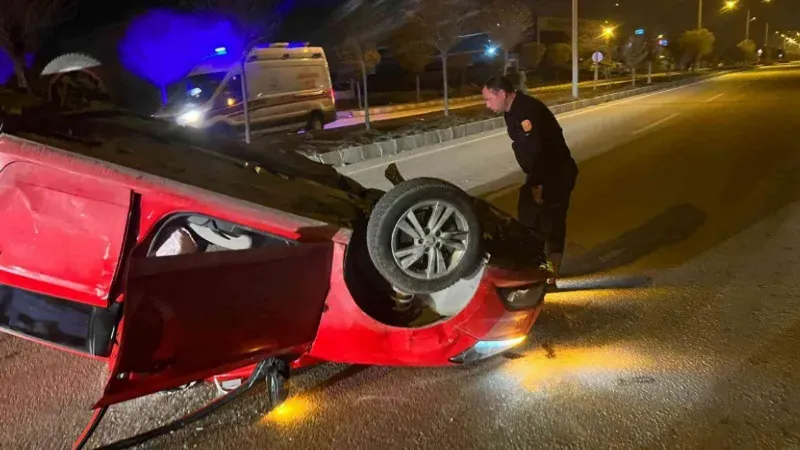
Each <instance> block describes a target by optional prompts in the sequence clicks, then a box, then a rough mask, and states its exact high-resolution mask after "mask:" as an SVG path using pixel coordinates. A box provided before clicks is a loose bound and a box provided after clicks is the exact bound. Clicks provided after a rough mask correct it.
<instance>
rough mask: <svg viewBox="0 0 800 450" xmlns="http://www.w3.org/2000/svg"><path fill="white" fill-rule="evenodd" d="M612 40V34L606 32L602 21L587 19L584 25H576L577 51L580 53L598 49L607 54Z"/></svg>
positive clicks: (589, 52) (585, 53)
mask: <svg viewBox="0 0 800 450" xmlns="http://www.w3.org/2000/svg"><path fill="white" fill-rule="evenodd" d="M614 41H615V39H614V37H613V34H610V33H607V32H606V27H605V26H604V25H603V23H602V22H599V21H588V23H587V25H586V26H581V27H578V52H579V53H580V54H581V55H588V54H591V53H594V52H596V51H600V52H603V53H604V54H605V56H609V54H610V53H611V48H612V47H613V45H614Z"/></svg>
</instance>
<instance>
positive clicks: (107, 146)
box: [6, 111, 359, 226]
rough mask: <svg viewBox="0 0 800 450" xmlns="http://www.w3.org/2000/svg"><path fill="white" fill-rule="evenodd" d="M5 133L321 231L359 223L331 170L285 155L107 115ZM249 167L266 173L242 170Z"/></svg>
mask: <svg viewBox="0 0 800 450" xmlns="http://www.w3.org/2000/svg"><path fill="white" fill-rule="evenodd" d="M9 128H11V129H12V130H13V131H11V134H14V135H17V136H19V137H22V138H24V139H28V140H31V141H34V142H38V143H41V144H45V145H48V146H51V147H54V148H57V149H60V150H64V151H67V152H71V153H75V154H78V155H83V156H86V157H89V158H93V159H96V160H99V161H102V162H105V163H110V164H113V165H118V166H122V167H125V168H129V169H134V170H137V171H141V172H144V173H148V174H151V175H155V176H158V177H162V178H166V179H169V180H173V181H177V182H179V183H183V184H187V185H190V186H194V187H198V188H202V189H206V190H209V191H212V192H217V193H220V194H223V195H227V196H230V197H234V198H237V199H241V200H245V201H247V202H251V203H254V204H256V205H262V206H266V207H270V208H274V209H277V210H281V211H285V212H289V213H293V214H297V215H300V216H305V217H309V218H313V219H318V220H323V221H325V222H328V223H336V224H339V225H346V226H351V225H352V221H353V220H355V217H356V216H358V215H359V213H358V212H357V210H358V207H357V204H356V202H355V201H354V200H353V197H352V193H348V192H347V191H346V190H345V189H343V188H342V185H341V183H342V176H341V175H339V174H338V172H336V170H335V169H333V168H332V167H329V166H325V165H322V164H319V163H315V162H313V161H311V160H309V159H308V158H305V157H304V156H302V155H299V154H297V153H296V152H294V151H291V150H283V149H266V148H264V149H262V150H261V151H258V152H256V151H254V150H253V149H252V148H248V147H246V146H245V145H243V144H239V143H237V142H231V141H227V140H217V139H209V138H208V137H206V136H205V135H203V134H202V133H201V132H198V131H194V130H185V129H182V128H180V127H177V126H176V125H174V124H170V123H168V122H165V121H161V120H156V119H150V118H146V117H141V116H135V115H131V114H125V113H119V112H114V111H103V112H94V113H82V114H67V115H57V116H56V115H52V116H48V117H45V118H37V120H36V121H35V123H27V124H26V123H25V121H22V124H18V126H17V127H9ZM14 128H16V129H14ZM6 131H9V130H8V128H7V129H6ZM212 149H213V150H212ZM248 161H250V162H257V163H258V165H259V166H260V167H262V168H264V169H266V173H265V172H263V171H262V173H256V171H255V170H253V169H252V168H247V167H245V163H246V162H248Z"/></svg>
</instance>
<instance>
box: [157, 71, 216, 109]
mask: <svg viewBox="0 0 800 450" xmlns="http://www.w3.org/2000/svg"><path fill="white" fill-rule="evenodd" d="M225 75H227V72H211V73H201V74H197V75H190V76H188V77H186V78H184V79H183V81H181V82H180V83H179V85H178V86H177V92H176V93H175V94H174V95H173V97H172V99H171V101H170V103H181V102H186V101H189V102H192V103H203V102H206V101H208V100H210V99H211V96H212V95H214V92H216V90H217V88H218V87H219V85H220V84H221V83H222V80H224V79H225Z"/></svg>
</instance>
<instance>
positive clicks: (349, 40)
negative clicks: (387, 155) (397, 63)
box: [334, 0, 386, 130]
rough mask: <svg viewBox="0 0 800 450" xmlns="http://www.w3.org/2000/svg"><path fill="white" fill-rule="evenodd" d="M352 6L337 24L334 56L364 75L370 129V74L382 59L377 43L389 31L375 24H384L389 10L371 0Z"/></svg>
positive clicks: (338, 60) (366, 110)
mask: <svg viewBox="0 0 800 450" xmlns="http://www.w3.org/2000/svg"><path fill="white" fill-rule="evenodd" d="M348 6H350V5H348ZM352 6H353V7H352V8H350V7H348V8H347V9H346V11H345V12H344V13H343V15H342V16H341V17H340V18H338V19H337V20H336V23H335V25H334V34H335V35H336V40H337V41H338V45H337V46H336V49H335V54H336V59H337V62H338V64H340V65H342V66H345V67H347V66H349V67H351V68H353V67H355V68H356V70H359V71H360V73H361V81H362V89H363V93H364V125H365V126H366V128H367V129H368V130H369V129H370V127H371V125H370V116H369V89H368V85H367V73H368V72H370V71H371V70H372V69H373V68H374V67H375V66H377V65H378V64H379V63H380V60H381V56H380V53H378V51H377V44H378V41H379V40H380V39H381V37H382V36H383V33H385V32H386V30H385V29H384V28H383V27H380V26H376V24H380V23H381V22H383V21H384V18H385V15H386V10H385V8H384V7H382V6H381V4H380V2H377V1H374V2H373V1H369V0H364V1H362V2H360V3H358V4H356V5H352Z"/></svg>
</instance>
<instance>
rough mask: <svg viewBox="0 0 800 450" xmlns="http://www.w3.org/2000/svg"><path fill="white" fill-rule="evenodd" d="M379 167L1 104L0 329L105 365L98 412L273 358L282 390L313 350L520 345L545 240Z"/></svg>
mask: <svg viewBox="0 0 800 450" xmlns="http://www.w3.org/2000/svg"><path fill="white" fill-rule="evenodd" d="M386 174H387V177H388V178H389V179H390V180H391V181H392V182H393V183H394V184H395V186H394V188H392V189H391V190H389V191H388V192H383V191H379V190H374V189H367V188H364V187H362V186H361V185H359V184H358V183H356V182H354V181H353V180H351V179H348V178H346V177H344V176H342V175H340V174H339V173H338V172H337V171H336V170H334V169H333V168H331V167H328V166H325V165H322V164H318V163H315V162H313V161H311V160H309V159H307V158H305V157H303V156H302V155H299V154H296V153H294V152H291V151H283V150H276V149H264V150H259V151H255V150H254V149H253V147H250V146H245V145H243V144H239V143H236V142H232V141H227V140H217V139H214V138H211V137H207V136H204V135H202V134H199V133H197V132H194V131H187V130H184V129H180V128H175V127H173V126H171V125H170V124H168V123H165V122H160V121H157V120H153V119H150V118H142V117H136V116H132V115H127V114H123V113H120V112H116V111H102V112H93V113H80V114H70V115H48V116H46V117H37V116H32V117H26V116H24V115H23V116H17V117H14V118H8V117H6V118H4V124H3V134H2V135H0V213H1V214H2V217H3V220H2V221H0V329H2V330H3V331H5V332H8V333H12V334H15V335H17V336H20V337H23V338H27V339H31V340H35V341H38V342H40V343H43V344H46V345H51V346H55V347H58V348H60V349H64V350H66V351H70V352H74V353H77V354H82V355H87V356H90V357H94V358H103V359H107V360H108V362H109V366H110V372H111V373H110V376H109V380H108V384H107V386H106V388H105V392H104V395H103V397H102V398H101V399H99V401H98V402H97V405H96V406H95V407H96V408H102V407H106V406H108V405H111V404H114V403H118V402H122V401H126V400H129V399H132V398H135V397H139V396H144V395H147V394H151V393H154V392H158V391H162V390H167V389H173V388H177V387H180V386H185V385H187V384H190V383H193V382H196V381H200V380H213V381H216V382H217V383H218V385H220V386H223V385H224V386H226V387H227V388H228V389H230V388H233V387H235V386H236V385H237V384H238V382H239V381H238V380H242V379H246V378H248V377H251V376H252V375H253V371H254V368H255V367H256V366H257V364H259V363H263V362H264V361H270V362H271V363H270V365H269V366H268V367H267V369H265V370H262V371H261V372H259V376H270V377H272V378H271V379H272V381H271V383H272V384H273V385H274V386H276V392H279V391H280V384H281V383H282V382H283V380H285V378H286V377H288V376H289V372H290V369H296V368H299V367H302V366H304V365H308V364H313V363H316V362H320V361H335V362H344V363H358V364H374V365H399V366H444V365H454V364H460V363H465V362H471V361H475V360H479V359H482V358H485V357H489V356H492V355H495V354H498V353H500V352H503V351H505V350H507V349H509V348H511V347H513V346H515V345H516V344H518V343H520V342H521V341H522V340H524V339H525V336H526V335H527V334H528V332H529V331H530V329H531V327H532V325H533V323H534V321H535V320H536V317H537V315H538V313H539V311H540V309H541V306H542V300H543V298H544V288H545V280H546V279H547V278H548V277H549V276H550V275H551V272H550V271H549V269H548V264H547V261H546V260H545V258H544V255H543V251H542V244H541V240H540V239H538V238H537V237H536V236H534V235H533V234H531V232H530V231H529V230H528V229H526V228H525V227H523V226H522V225H521V224H519V223H518V222H517V221H516V220H514V219H512V218H511V217H508V216H507V215H505V214H503V213H502V212H500V211H498V210H496V209H495V208H493V207H492V206H490V205H489V204H487V203H485V202H484V201H482V200H480V199H476V198H472V197H470V196H469V195H467V194H466V193H464V192H463V191H461V190H460V189H459V188H457V187H455V186H453V185H451V184H449V183H447V182H444V181H442V180H437V179H427V178H418V179H411V180H403V179H402V177H401V176H400V174H399V172H398V171H397V170H396V168H395V167H394V166H390V167H389V168H388V169H387V172H386ZM262 367H263V366H262ZM265 374H266V375H265ZM273 394H274V393H273ZM277 401H280V397H276V402H277Z"/></svg>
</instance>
